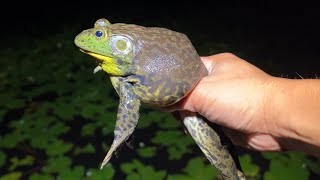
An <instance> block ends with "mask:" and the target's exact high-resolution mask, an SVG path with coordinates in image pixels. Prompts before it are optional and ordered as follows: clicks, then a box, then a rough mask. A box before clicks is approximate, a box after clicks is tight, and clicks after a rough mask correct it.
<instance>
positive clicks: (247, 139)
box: [222, 127, 282, 151]
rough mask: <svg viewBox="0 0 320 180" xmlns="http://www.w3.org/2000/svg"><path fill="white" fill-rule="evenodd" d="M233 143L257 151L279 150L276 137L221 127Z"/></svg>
mask: <svg viewBox="0 0 320 180" xmlns="http://www.w3.org/2000/svg"><path fill="white" fill-rule="evenodd" d="M222 129H223V131H224V133H225V134H226V135H227V136H228V137H229V138H230V140H231V141H232V143H233V144H235V145H238V146H241V147H244V148H247V149H253V150H258V151H281V150H282V148H281V146H280V144H279V141H278V139H277V138H275V137H273V136H271V135H269V134H247V133H244V132H240V131H236V130H232V129H229V128H225V127H223V128H222Z"/></svg>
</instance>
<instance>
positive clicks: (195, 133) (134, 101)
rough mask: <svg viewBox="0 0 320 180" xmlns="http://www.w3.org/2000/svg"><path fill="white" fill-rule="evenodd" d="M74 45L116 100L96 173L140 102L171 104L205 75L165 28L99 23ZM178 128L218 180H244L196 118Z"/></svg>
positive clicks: (179, 37)
mask: <svg viewBox="0 0 320 180" xmlns="http://www.w3.org/2000/svg"><path fill="white" fill-rule="evenodd" d="M74 41H75V44H76V45H77V46H78V47H79V48H80V50H81V51H82V52H84V53H86V54H88V55H91V56H93V57H95V58H96V59H98V60H99V65H98V66H97V67H96V68H95V69H94V73H95V72H97V71H99V70H103V71H105V72H106V73H107V74H108V76H110V79H111V82H112V85H113V86H114V88H115V90H116V91H117V94H118V95H119V97H120V103H119V108H118V114H117V120H116V125H115V130H114V140H113V143H112V145H111V148H110V150H109V151H108V153H107V155H106V157H105V159H104V160H103V162H102V164H101V168H102V167H103V166H104V165H105V164H106V163H107V162H108V161H109V160H110V158H111V157H112V155H113V153H114V152H115V151H116V149H117V148H118V147H119V146H120V145H121V144H122V143H124V142H125V141H126V140H127V139H128V138H129V136H130V135H131V134H132V133H133V131H134V129H135V127H136V125H137V123H138V120H139V109H140V106H141V103H143V104H146V105H149V106H151V107H166V106H169V105H172V104H174V103H176V102H178V101H180V100H181V99H182V98H184V97H185V96H186V95H187V94H188V93H189V92H190V91H191V90H192V89H193V88H194V87H195V86H196V84H197V83H198V82H199V81H200V80H201V78H202V77H204V76H206V75H207V74H208V72H207V70H206V68H205V66H204V65H203V64H202V62H201V60H200V57H199V55H198V54H197V52H196V50H195V48H194V47H193V45H192V43H191V42H190V40H189V39H188V37H187V36H185V35H184V34H182V33H179V32H175V31H172V30H169V29H165V28H158V27H143V26H139V25H133V24H123V23H116V24H111V23H110V22H109V21H108V20H106V19H99V20H97V21H96V22H95V25H94V28H91V29H87V30H84V31H82V32H81V33H80V34H79V35H77V36H76V38H75V40H74ZM183 124H184V126H185V127H186V129H187V130H188V132H189V133H190V135H191V136H192V137H193V138H194V140H195V142H196V143H197V144H198V146H199V147H200V149H201V150H202V152H203V153H204V154H205V155H206V157H207V158H208V160H209V161H210V163H211V164H213V165H214V166H215V167H216V168H217V169H218V170H219V172H220V173H221V176H222V177H223V178H224V179H243V178H244V176H243V174H242V173H241V172H240V171H239V170H238V169H237V167H236V164H235V162H234V160H233V159H232V157H231V155H230V154H229V152H228V150H227V149H226V148H225V147H224V146H223V145H221V142H220V137H219V136H218V134H217V133H216V132H215V131H214V130H213V129H212V128H211V127H210V126H208V124H207V123H206V122H205V121H204V120H203V119H202V118H200V117H199V116H197V115H196V114H195V113H189V115H188V116H186V117H185V118H184V120H183Z"/></svg>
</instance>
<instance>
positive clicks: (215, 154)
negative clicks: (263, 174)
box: [183, 112, 245, 180]
mask: <svg viewBox="0 0 320 180" xmlns="http://www.w3.org/2000/svg"><path fill="white" fill-rule="evenodd" d="M183 124H184V125H185V127H186V128H187V130H188V132H189V133H190V135H191V136H192V138H193V139H194V140H195V142H196V143H197V145H198V146H199V147H200V149H201V151H202V152H203V153H204V154H205V156H206V157H207V159H208V160H209V161H210V163H211V164H212V165H214V166H215V167H216V168H217V170H218V171H219V172H220V174H221V176H222V177H223V179H228V180H229V179H230V180H238V179H241V180H244V179H245V177H244V175H243V173H242V172H241V171H240V170H238V169H237V165H236V163H235V161H234V159H233V157H232V156H231V154H230V153H229V151H228V149H227V148H226V147H225V146H224V145H222V144H221V140H220V137H219V135H218V134H217V133H216V132H215V131H214V130H213V129H212V128H211V127H210V126H209V125H208V124H207V123H206V122H205V121H204V120H203V119H202V118H201V117H198V116H197V115H196V114H195V113H190V112H189V113H186V116H185V118H184V119H183Z"/></svg>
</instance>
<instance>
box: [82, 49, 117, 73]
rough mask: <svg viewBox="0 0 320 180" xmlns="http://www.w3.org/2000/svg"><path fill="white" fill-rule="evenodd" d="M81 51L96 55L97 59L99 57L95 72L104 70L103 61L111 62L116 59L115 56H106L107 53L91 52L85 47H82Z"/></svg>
mask: <svg viewBox="0 0 320 180" xmlns="http://www.w3.org/2000/svg"><path fill="white" fill-rule="evenodd" d="M80 51H81V52H83V53H86V54H88V55H90V56H92V57H94V58H95V59H97V60H98V61H97V62H98V66H97V67H96V68H94V70H93V74H95V73H97V72H98V71H101V70H102V67H101V65H102V64H103V63H109V62H114V59H115V58H113V57H109V56H105V55H101V54H97V53H94V52H91V51H87V50H85V49H82V48H80Z"/></svg>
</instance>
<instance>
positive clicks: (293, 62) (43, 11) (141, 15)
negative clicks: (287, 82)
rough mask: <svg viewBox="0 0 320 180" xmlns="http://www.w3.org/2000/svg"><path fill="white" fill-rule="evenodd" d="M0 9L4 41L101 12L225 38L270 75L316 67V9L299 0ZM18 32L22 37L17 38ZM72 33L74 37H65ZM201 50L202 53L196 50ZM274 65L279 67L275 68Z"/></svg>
mask: <svg viewBox="0 0 320 180" xmlns="http://www.w3.org/2000/svg"><path fill="white" fill-rule="evenodd" d="M10 3H11V5H9V6H8V7H9V9H11V11H9V12H1V13H2V14H3V15H2V24H3V25H2V30H4V31H5V32H6V33H2V35H4V38H5V39H8V40H9V42H8V43H2V45H3V46H7V45H10V44H16V43H17V42H18V41H19V40H20V41H26V40H28V38H34V37H39V36H40V37H42V38H45V37H46V36H48V35H49V34H55V33H61V32H63V31H65V30H64V27H65V26H66V25H68V26H74V27H77V28H79V31H81V30H82V29H84V28H90V27H91V26H92V24H93V23H94V21H95V20H97V19H98V18H100V17H105V18H108V19H109V20H110V21H111V22H113V23H115V22H125V23H134V24H141V25H146V26H161V27H167V28H171V29H174V30H176V31H180V32H183V33H185V34H187V35H188V36H189V37H190V39H191V40H192V41H193V43H194V45H195V46H196V48H197V47H198V45H199V46H200V45H203V44H205V43H207V42H216V43H223V44H228V45H229V46H230V48H229V49H227V51H229V52H235V51H240V52H242V54H243V56H241V57H242V58H246V59H247V60H248V61H251V62H253V63H254V64H255V65H257V66H260V65H259V64H265V63H271V64H272V66H273V67H275V68H274V69H265V70H266V71H268V72H269V73H272V74H274V75H281V74H283V75H289V76H294V75H296V74H295V72H297V73H299V74H300V75H302V76H308V77H312V76H314V74H315V73H318V72H319V68H318V66H316V65H317V64H318V61H319V54H318V52H319V39H320V38H319V36H320V35H319V25H320V21H319V18H320V12H319V10H318V6H317V5H316V4H312V3H307V2H303V1H298V2H294V1H290V2H286V1H284V2H283V1H281V2H276V1H274V2H272V1H251V2H250V1H246V2H245V3H244V2H240V1H235V2H231V1H223V2H222V1H209V2H201V1H199V2H198V1H192V2H177V3H175V2H174V1H169V2H168V1H148V2H142V1H139V2H138V1H136V2H132V1H131V2H122V1H121V2H118V1H90V2H76V1H70V2H69V1H65V2H52V3H49V2H48V3H47V2H32V1H31V2H30V1H28V2H21V3H17V4H15V3H16V2H15V1H12V2H9V4H10ZM20 37H22V38H20ZM70 38H73V37H70ZM201 55H203V54H201ZM277 69H278V70H277Z"/></svg>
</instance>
